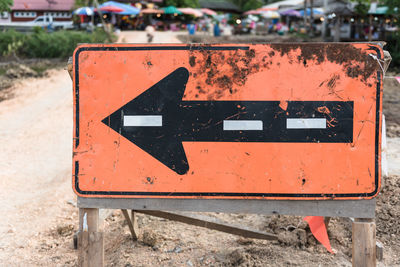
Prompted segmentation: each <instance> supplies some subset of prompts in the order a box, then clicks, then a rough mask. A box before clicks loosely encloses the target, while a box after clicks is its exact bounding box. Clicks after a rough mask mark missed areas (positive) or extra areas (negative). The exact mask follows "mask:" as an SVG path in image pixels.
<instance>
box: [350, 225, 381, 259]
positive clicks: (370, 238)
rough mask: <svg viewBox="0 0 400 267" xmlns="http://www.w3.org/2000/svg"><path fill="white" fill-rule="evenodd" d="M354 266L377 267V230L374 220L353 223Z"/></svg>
mask: <svg viewBox="0 0 400 267" xmlns="http://www.w3.org/2000/svg"><path fill="white" fill-rule="evenodd" d="M353 266H354V267H375V266H376V229H375V221H374V220H373V219H355V220H354V222H353Z"/></svg>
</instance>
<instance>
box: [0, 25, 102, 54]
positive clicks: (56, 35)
mask: <svg viewBox="0 0 400 267" xmlns="http://www.w3.org/2000/svg"><path fill="white" fill-rule="evenodd" d="M107 38H108V36H107V34H106V33H105V32H104V31H103V30H102V29H96V30H95V31H94V32H93V33H87V32H79V31H58V32H53V33H48V32H46V31H45V30H43V29H41V28H35V29H34V32H33V33H31V34H23V33H20V32H16V31H14V30H7V31H4V32H1V33H0V56H1V57H3V58H7V57H14V59H17V60H19V59H20V58H68V57H69V56H71V55H72V53H73V51H74V49H75V48H76V46H77V44H79V43H104V42H106V41H107V40H108V39H107Z"/></svg>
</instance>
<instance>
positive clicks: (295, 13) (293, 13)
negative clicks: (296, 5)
mask: <svg viewBox="0 0 400 267" xmlns="http://www.w3.org/2000/svg"><path fill="white" fill-rule="evenodd" d="M279 14H281V15H282V16H289V17H301V14H300V12H299V11H297V10H294V9H288V10H285V11H280V12H279Z"/></svg>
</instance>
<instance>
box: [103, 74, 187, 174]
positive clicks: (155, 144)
mask: <svg viewBox="0 0 400 267" xmlns="http://www.w3.org/2000/svg"><path fill="white" fill-rule="evenodd" d="M188 79H189V72H188V70H187V69H186V68H178V69H176V70H175V71H173V72H172V73H171V74H169V75H168V76H166V77H165V78H164V79H162V80H161V81H159V82H158V83H156V84H155V85H153V86H152V87H150V88H149V89H148V90H146V91H145V92H143V93H142V94H140V95H139V96H137V97H136V98H135V99H133V100H131V101H130V102H128V103H127V104H125V105H124V106H122V107H121V108H120V109H118V110H117V111H115V112H114V113H112V114H111V115H110V116H107V117H106V118H104V119H103V120H102V122H103V123H104V124H106V125H107V126H109V127H110V128H111V129H113V130H114V131H116V132H118V133H119V134H120V135H122V136H123V137H125V138H126V139H128V140H129V141H131V142H132V143H134V144H135V145H137V146H138V147H140V148H141V149H143V150H144V151H146V152H147V153H149V154H150V155H151V156H153V157H154V158H156V159H157V160H158V161H160V162H161V163H162V164H164V165H165V166H167V167H168V168H170V169H171V170H173V171H174V172H176V173H177V174H180V175H183V174H185V173H187V172H188V170H189V164H188V162H187V158H186V154H185V150H184V148H183V146H182V142H181V138H180V135H179V132H178V127H177V121H176V118H179V112H180V109H179V104H180V102H181V101H182V97H183V94H184V92H185V88H186V83H187V81H188Z"/></svg>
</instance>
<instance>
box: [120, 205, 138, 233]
mask: <svg viewBox="0 0 400 267" xmlns="http://www.w3.org/2000/svg"><path fill="white" fill-rule="evenodd" d="M121 211H122V214H124V217H125V220H126V222H127V223H128V227H129V231H131V234H132V239H133V240H137V239H138V237H139V228H138V223H137V219H136V213H135V212H134V211H133V210H132V211H131V216H130V217H129V213H128V211H127V210H121Z"/></svg>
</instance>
